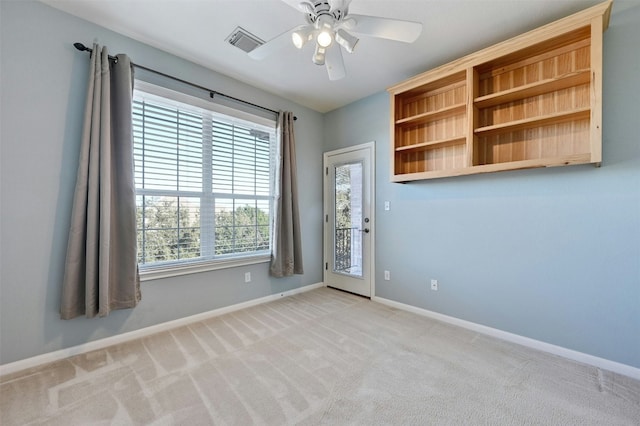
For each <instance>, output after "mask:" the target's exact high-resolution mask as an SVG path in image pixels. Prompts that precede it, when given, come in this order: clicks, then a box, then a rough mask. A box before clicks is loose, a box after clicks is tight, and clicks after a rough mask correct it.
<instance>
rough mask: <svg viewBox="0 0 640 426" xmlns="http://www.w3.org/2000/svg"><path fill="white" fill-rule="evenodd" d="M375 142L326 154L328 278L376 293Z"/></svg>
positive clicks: (331, 282)
mask: <svg viewBox="0 0 640 426" xmlns="http://www.w3.org/2000/svg"><path fill="white" fill-rule="evenodd" d="M374 155H375V149H374V143H373V142H370V143H367V144H363V145H358V146H355V147H352V148H346V149H341V150H338V151H331V152H327V153H325V154H324V170H325V178H324V213H325V215H324V266H325V271H324V283H325V284H326V285H327V286H329V287H334V288H338V289H340V290H345V291H349V292H351V293H355V294H359V295H362V296H366V297H371V296H372V295H373V294H374V283H373V276H374V274H373V258H374V257H373V241H374V239H373V235H374V220H373V219H374V218H373V214H374V211H373V209H372V206H373V205H374V203H373V198H374V195H373V194H374V190H373V178H374Z"/></svg>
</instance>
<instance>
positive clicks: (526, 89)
mask: <svg viewBox="0 0 640 426" xmlns="http://www.w3.org/2000/svg"><path fill="white" fill-rule="evenodd" d="M590 81H591V71H590V70H588V69H587V70H581V71H576V72H570V73H567V74H564V75H561V76H558V77H553V78H548V79H545V80H541V81H537V82H535V83H530V84H525V85H523V86H520V87H515V88H513V89H509V90H504V91H501V92H497V93H491V94H489V95H485V96H480V97H478V98H475V99H474V103H475V105H476V106H477V107H478V108H488V107H492V106H495V105H500V104H505V103H507V102H512V101H517V100H520V99H525V98H530V97H533V96H538V95H543V94H545V93H551V92H555V91H557V90H562V89H568V88H570V87H575V86H579V85H581V84H587V83H589V82H590Z"/></svg>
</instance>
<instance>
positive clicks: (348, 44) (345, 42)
mask: <svg viewBox="0 0 640 426" xmlns="http://www.w3.org/2000/svg"><path fill="white" fill-rule="evenodd" d="M336 41H337V42H338V44H339V45H340V46H342V47H344V49H345V50H346V51H347V52H349V53H353V49H355V47H356V45H357V44H358V41H359V39H358V38H357V37H354V36H352V35H351V34H349V33H348V32H346V31H345V30H343V29H339V30H338V31H336Z"/></svg>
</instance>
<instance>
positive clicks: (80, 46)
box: [73, 43, 89, 52]
mask: <svg viewBox="0 0 640 426" xmlns="http://www.w3.org/2000/svg"><path fill="white" fill-rule="evenodd" d="M73 47H75V48H76V49H78V50H79V51H81V52H84V51H86V50H89V48H88V47H87V46H85V45H84V44H82V43H73Z"/></svg>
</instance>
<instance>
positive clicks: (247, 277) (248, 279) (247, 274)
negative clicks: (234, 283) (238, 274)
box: [244, 272, 251, 283]
mask: <svg viewBox="0 0 640 426" xmlns="http://www.w3.org/2000/svg"><path fill="white" fill-rule="evenodd" d="M244 282H245V283H250V282H251V272H245V273H244Z"/></svg>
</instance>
